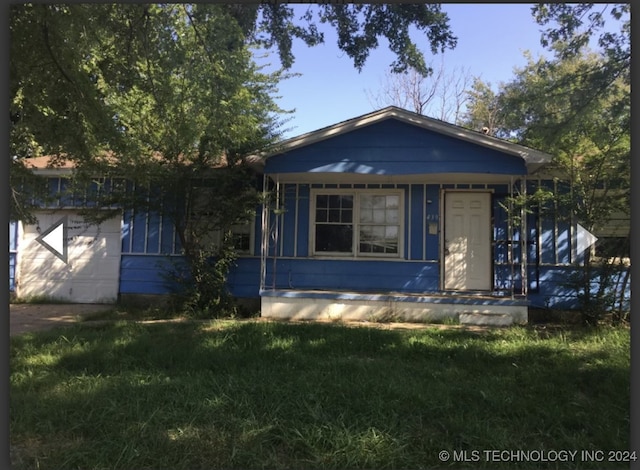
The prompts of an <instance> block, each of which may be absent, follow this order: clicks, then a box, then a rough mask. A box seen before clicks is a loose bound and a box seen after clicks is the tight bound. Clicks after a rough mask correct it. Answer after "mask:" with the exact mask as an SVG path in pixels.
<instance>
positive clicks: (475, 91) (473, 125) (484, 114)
mask: <svg viewBox="0 0 640 470" xmlns="http://www.w3.org/2000/svg"><path fill="white" fill-rule="evenodd" d="M498 86H499V87H501V86H502V84H499V85H498ZM499 97H500V92H499V91H498V93H496V92H495V91H493V88H492V87H491V83H485V82H484V81H482V80H481V79H480V78H475V79H474V81H473V84H472V85H471V89H470V90H468V91H467V99H466V100H467V106H466V108H465V111H464V113H463V114H462V116H461V118H460V121H459V123H460V125H462V126H464V127H467V128H469V129H473V130H476V131H482V132H483V133H484V134H487V135H491V136H494V137H505V138H506V137H507V136H504V135H502V134H501V131H502V129H503V127H504V126H503V122H502V121H503V119H504V117H503V110H502V108H501V103H500V100H499Z"/></svg>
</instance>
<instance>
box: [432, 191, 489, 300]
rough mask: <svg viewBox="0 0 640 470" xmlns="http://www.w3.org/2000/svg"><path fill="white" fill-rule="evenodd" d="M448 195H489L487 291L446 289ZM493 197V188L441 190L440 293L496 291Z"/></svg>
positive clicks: (484, 291) (485, 291)
mask: <svg viewBox="0 0 640 470" xmlns="http://www.w3.org/2000/svg"><path fill="white" fill-rule="evenodd" d="M448 193H485V194H489V234H488V235H489V238H488V240H489V246H488V249H489V267H488V269H489V278H490V279H489V288H488V289H487V290H478V289H470V290H454V289H445V271H446V266H445V246H444V245H445V235H446V229H447V227H446V219H447V214H446V201H445V199H446V196H447V194H448ZM493 195H494V190H493V189H491V188H477V189H476V188H472V189H465V188H462V189H457V188H447V189H444V188H443V189H441V190H440V237H439V238H440V239H439V243H440V247H439V249H438V256H439V257H440V282H439V286H440V291H442V292H462V293H464V292H469V293H473V292H482V293H485V294H486V293H489V292H493V290H494V281H495V279H494V271H495V266H494V265H495V259H494V258H495V256H494V243H493V228H494V227H493V225H494V220H493Z"/></svg>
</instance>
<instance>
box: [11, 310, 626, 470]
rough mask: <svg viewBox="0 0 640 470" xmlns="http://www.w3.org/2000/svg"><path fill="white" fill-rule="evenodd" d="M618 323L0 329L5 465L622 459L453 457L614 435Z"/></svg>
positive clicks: (567, 446)
mask: <svg viewBox="0 0 640 470" xmlns="http://www.w3.org/2000/svg"><path fill="white" fill-rule="evenodd" d="M629 351H630V338H629V331H628V330H625V329H613V328H603V329H597V330H560V331H557V332H553V333H550V334H549V333H544V334H543V333H541V332H539V331H537V330H534V329H529V328H514V329H499V330H495V331H490V332H488V333H482V334H478V333H472V332H469V331H464V330H460V329H442V328H432V329H429V328H427V329H422V330H392V329H384V328H369V327H349V326H345V325H340V324H306V323H304V324H296V323H275V322H256V321H237V322H236V321H213V322H181V323H164V324H140V323H135V322H124V321H118V322H114V323H112V324H106V325H101V326H94V327H92V328H88V327H83V326H82V325H81V324H80V325H78V326H74V327H71V328H67V329H64V330H58V331H52V332H45V333H38V334H27V335H22V336H18V337H13V338H11V377H10V386H11V389H10V413H11V422H10V432H11V448H12V459H13V463H14V468H16V469H32V468H39V469H83V470H88V469H104V468H110V469H120V468H122V469H124V468H131V469H163V468H171V469H203V468H211V469H218V468H225V469H228V468H243V469H254V468H255V469H257V468H273V469H306V468H313V469H320V468H322V469H348V468H367V469H369V468H389V469H403V468H411V469H431V468H443V467H447V468H494V467H497V468H536V469H538V468H628V464H626V463H623V464H617V466H616V465H615V464H612V463H608V462H585V461H582V460H581V459H580V458H579V456H578V457H576V459H575V460H573V461H569V462H520V463H516V462H501V463H497V462H487V461H485V460H484V459H482V460H480V461H478V462H456V463H454V462H453V458H451V459H450V460H449V461H448V462H446V463H443V462H441V461H440V459H439V452H440V451H441V450H447V451H449V452H453V451H461V450H467V451H468V452H471V451H473V450H480V451H484V450H493V449H495V450H518V449H525V450H526V449H529V450H578V451H579V450H582V449H590V450H615V449H619V450H626V449H628V448H629V445H630V444H629V367H630V357H629Z"/></svg>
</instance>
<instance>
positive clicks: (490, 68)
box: [272, 3, 549, 137]
mask: <svg viewBox="0 0 640 470" xmlns="http://www.w3.org/2000/svg"><path fill="white" fill-rule="evenodd" d="M531 6H532V5H531V4H488V3H475V4H471V3H467V4H453V3H452V4H443V5H442V10H443V11H444V12H446V13H447V14H448V16H449V24H450V27H451V31H452V32H453V34H454V35H455V36H457V38H458V44H457V46H456V48H455V49H453V50H447V51H445V53H444V54H438V55H437V56H432V55H431V51H430V48H429V47H428V46H425V47H421V50H422V51H423V52H426V53H427V54H426V55H425V58H426V60H427V62H430V61H432V60H435V64H439V63H440V60H441V59H443V60H444V67H445V72H448V71H453V70H455V69H460V68H463V69H465V70H468V71H469V72H470V74H471V75H473V76H478V77H480V78H482V80H484V81H485V82H487V81H488V82H490V83H492V84H493V85H497V84H498V83H499V82H508V81H510V80H511V78H512V77H513V69H514V67H522V66H524V65H525V64H526V59H525V57H524V51H525V50H528V51H530V52H531V53H532V54H533V56H534V57H538V56H539V55H545V56H549V53H548V52H546V51H545V50H544V49H543V48H542V46H541V45H540V28H541V27H540V26H538V25H537V24H536V23H535V22H534V20H533V16H532V14H531ZM296 8H298V9H300V8H306V6H300V5H298V6H294V9H296ZM297 11H298V10H296V12H297ZM299 11H303V10H299ZM321 30H322V31H324V32H325V43H324V44H322V45H319V46H314V47H307V46H306V45H304V44H303V43H302V42H301V41H295V42H294V45H293V53H294V56H295V62H294V65H293V67H292V69H291V72H295V73H300V74H301V76H298V77H294V78H291V79H288V80H285V81H282V82H281V83H280V85H279V87H278V88H279V90H278V94H279V95H280V96H281V98H280V99H278V100H277V101H278V104H279V105H280V106H281V107H282V108H283V109H287V110H291V109H294V110H295V113H294V114H293V115H292V116H290V117H292V119H291V120H290V121H289V122H287V123H286V125H285V128H287V129H288V130H287V132H286V133H285V136H284V137H294V136H297V135H300V134H304V133H306V132H310V131H314V130H317V129H321V128H323V127H326V126H330V125H332V124H335V123H338V122H341V121H344V120H347V119H351V118H353V117H357V116H360V115H362V114H367V113H370V112H372V111H374V110H375V109H376V106H375V105H374V104H372V102H371V99H370V95H371V94H372V93H373V94H374V95H375V94H376V93H377V92H378V91H379V89H380V87H381V84H382V83H383V82H384V74H385V72H386V71H387V70H388V69H389V66H390V64H391V62H392V61H393V60H394V55H393V53H392V52H391V51H390V50H389V49H388V48H387V46H386V43H383V42H382V41H380V43H381V44H380V46H379V47H378V48H377V49H376V50H374V51H372V52H371V54H370V56H369V58H368V60H367V62H366V64H365V66H364V68H363V69H362V71H361V72H358V70H357V69H356V68H355V67H354V66H353V62H352V60H351V59H350V58H349V57H348V56H347V55H346V54H344V53H342V51H340V50H339V49H338V46H337V43H336V35H335V33H333V31H332V30H331V29H330V28H329V27H323V28H321ZM416 37H417V36H416ZM272 60H273V59H272ZM367 90H368V91H369V96H368V94H367Z"/></svg>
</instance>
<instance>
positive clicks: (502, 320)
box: [460, 313, 513, 326]
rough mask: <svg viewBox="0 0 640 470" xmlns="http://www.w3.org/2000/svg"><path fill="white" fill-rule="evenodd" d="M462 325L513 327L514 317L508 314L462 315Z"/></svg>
mask: <svg viewBox="0 0 640 470" xmlns="http://www.w3.org/2000/svg"><path fill="white" fill-rule="evenodd" d="M460 324H461V325H477V326H511V325H513V316H512V315H509V314H508V313H461V314H460Z"/></svg>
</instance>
